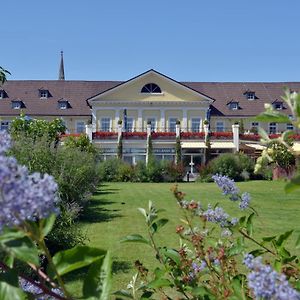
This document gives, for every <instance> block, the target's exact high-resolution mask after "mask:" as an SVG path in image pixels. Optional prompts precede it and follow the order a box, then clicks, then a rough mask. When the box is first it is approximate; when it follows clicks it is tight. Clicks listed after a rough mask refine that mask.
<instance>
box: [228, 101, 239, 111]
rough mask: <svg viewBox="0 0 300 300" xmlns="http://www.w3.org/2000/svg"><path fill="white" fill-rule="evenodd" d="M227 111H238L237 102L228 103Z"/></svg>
mask: <svg viewBox="0 0 300 300" xmlns="http://www.w3.org/2000/svg"><path fill="white" fill-rule="evenodd" d="M229 109H231V110H238V109H239V103H238V102H230V103H229Z"/></svg>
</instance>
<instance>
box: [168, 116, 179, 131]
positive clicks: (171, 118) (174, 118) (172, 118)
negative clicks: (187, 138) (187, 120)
mask: <svg viewBox="0 0 300 300" xmlns="http://www.w3.org/2000/svg"><path fill="white" fill-rule="evenodd" d="M171 120H172V122H171ZM174 120H175V124H174V130H171V123H172V124H173V123H174ZM177 120H178V118H176V117H169V120H168V122H169V124H168V125H169V126H168V127H169V132H176V123H177Z"/></svg>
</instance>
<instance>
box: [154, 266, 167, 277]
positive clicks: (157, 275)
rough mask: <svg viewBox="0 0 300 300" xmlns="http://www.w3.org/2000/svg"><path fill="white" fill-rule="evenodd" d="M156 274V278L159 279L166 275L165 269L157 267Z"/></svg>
mask: <svg viewBox="0 0 300 300" xmlns="http://www.w3.org/2000/svg"><path fill="white" fill-rule="evenodd" d="M154 274H155V279H159V278H161V277H163V276H164V275H165V271H164V270H162V269H160V268H156V269H155V270H154Z"/></svg>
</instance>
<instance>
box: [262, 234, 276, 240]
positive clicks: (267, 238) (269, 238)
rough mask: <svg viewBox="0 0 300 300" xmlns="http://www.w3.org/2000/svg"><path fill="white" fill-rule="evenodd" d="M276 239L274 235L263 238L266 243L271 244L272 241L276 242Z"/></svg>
mask: <svg viewBox="0 0 300 300" xmlns="http://www.w3.org/2000/svg"><path fill="white" fill-rule="evenodd" d="M275 239H276V236H275V235H274V236H265V237H263V238H262V240H263V241H264V242H271V241H273V240H275Z"/></svg>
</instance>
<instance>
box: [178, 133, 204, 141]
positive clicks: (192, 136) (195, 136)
mask: <svg viewBox="0 0 300 300" xmlns="http://www.w3.org/2000/svg"><path fill="white" fill-rule="evenodd" d="M204 137H205V133H204V132H181V133H180V138H182V139H204Z"/></svg>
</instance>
